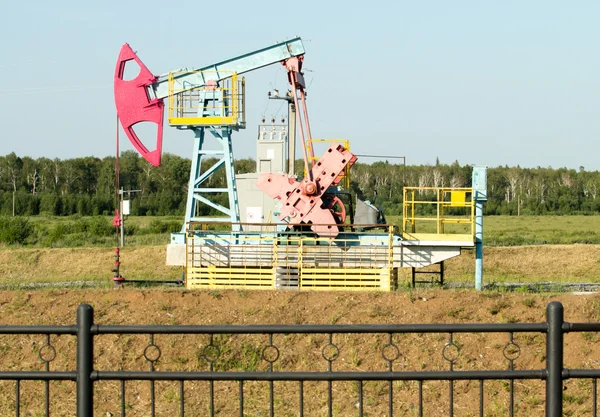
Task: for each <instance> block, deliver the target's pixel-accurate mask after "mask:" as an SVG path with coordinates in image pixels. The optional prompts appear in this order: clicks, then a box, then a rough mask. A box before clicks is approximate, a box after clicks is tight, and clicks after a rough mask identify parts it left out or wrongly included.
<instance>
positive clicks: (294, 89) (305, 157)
mask: <svg viewBox="0 0 600 417" xmlns="http://www.w3.org/2000/svg"><path fill="white" fill-rule="evenodd" d="M290 75H291V80H292V90H293V92H292V94H293V95H294V105H295V106H296V122H297V123H298V131H299V132H300V140H301V141H302V152H303V155H304V169H305V170H306V176H307V177H308V180H309V181H312V180H313V178H312V171H311V170H310V169H309V168H308V155H307V153H306V141H305V140H304V129H303V128H302V120H301V119H300V112H299V111H298V93H297V92H296V81H297V80H296V75H295V73H294V72H293V71H292V72H290Z"/></svg>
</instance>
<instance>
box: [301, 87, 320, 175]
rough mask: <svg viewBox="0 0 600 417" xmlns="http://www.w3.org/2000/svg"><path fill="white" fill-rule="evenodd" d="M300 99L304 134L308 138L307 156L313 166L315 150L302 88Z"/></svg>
mask: <svg viewBox="0 0 600 417" xmlns="http://www.w3.org/2000/svg"><path fill="white" fill-rule="evenodd" d="M300 100H301V101H302V111H303V113H304V123H305V124H306V136H307V138H308V140H307V141H306V143H307V144H308V156H309V157H310V162H311V163H312V166H315V162H316V161H315V151H314V150H313V146H312V133H311V131H310V123H309V121H308V109H307V108H306V95H305V94H304V90H300Z"/></svg>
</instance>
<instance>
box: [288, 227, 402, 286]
mask: <svg viewBox="0 0 600 417" xmlns="http://www.w3.org/2000/svg"><path fill="white" fill-rule="evenodd" d="M388 234H389V236H388V239H387V242H385V243H386V244H382V245H361V244H360V243H361V241H360V239H357V238H349V239H339V238H336V239H333V238H321V237H302V238H301V239H300V242H299V244H300V245H299V257H298V268H299V271H300V276H299V281H298V282H299V287H300V289H303V290H313V291H319V290H321V291H332V290H341V291H348V290H351V291H374V290H379V291H381V290H383V291H392V290H394V289H395V288H396V286H397V275H396V271H395V270H394V248H393V236H394V226H389V228H388ZM334 242H335V243H334ZM320 243H322V244H320Z"/></svg>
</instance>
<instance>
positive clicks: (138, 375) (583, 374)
mask: <svg viewBox="0 0 600 417" xmlns="http://www.w3.org/2000/svg"><path fill="white" fill-rule="evenodd" d="M546 314H547V320H546V322H542V323H506V324H389V325H388V324H384V325H382V324H378V325H362V324H361V325H215V326H213V325H202V326H193V325H139V326H138V325H99V324H96V323H95V322H94V310H93V308H92V307H91V306H89V305H87V304H82V305H80V306H79V308H78V310H77V324H76V325H70V326H0V334H1V335H45V343H44V344H43V345H42V346H41V347H40V348H39V351H38V354H39V358H40V360H41V361H42V362H43V364H44V367H45V369H44V370H42V371H23V370H21V371H4V370H3V371H0V381H2V380H3V381H14V384H15V385H14V407H12V408H11V409H14V410H15V411H16V415H17V416H19V415H21V413H22V411H21V408H22V406H21V397H22V392H21V391H22V388H21V385H22V383H23V381H31V380H34V381H43V382H44V384H45V388H44V392H45V397H44V399H43V403H44V408H45V415H46V416H48V415H50V412H51V406H50V405H51V402H50V391H51V390H50V381H74V382H75V385H76V413H77V416H79V417H83V416H92V415H93V413H94V407H95V402H94V393H95V389H94V388H95V384H96V383H98V382H100V381H116V383H117V384H119V385H120V393H119V397H120V415H121V416H125V415H126V413H127V412H128V407H127V404H126V401H125V396H126V394H125V393H126V381H150V382H149V395H150V400H149V403H148V410H147V411H146V412H145V413H144V415H148V414H150V415H152V416H154V415H155V414H156V413H157V411H156V403H157V400H156V393H155V384H156V383H157V382H158V381H174V382H175V383H176V384H178V395H177V403H178V404H177V405H178V411H179V414H180V415H181V416H184V415H185V413H186V394H187V392H186V391H187V385H186V384H188V383H189V381H205V382H206V383H207V384H208V390H206V392H202V393H201V394H202V395H206V397H207V401H208V403H207V407H206V414H208V415H210V416H213V415H215V414H218V412H219V410H218V409H216V406H215V398H216V396H218V392H215V382H217V381H230V382H232V383H233V384H234V385H237V393H235V394H234V395H235V397H236V398H237V400H236V401H235V404H229V406H230V408H229V410H232V409H235V413H236V414H237V413H239V415H240V416H244V415H245V400H246V399H247V392H245V383H249V382H250V381H264V382H265V383H266V384H268V393H267V394H266V396H265V401H264V403H262V404H261V405H263V406H264V410H265V411H264V412H265V413H268V414H269V415H270V416H274V415H275V414H276V408H277V407H276V404H275V395H274V387H275V385H276V383H277V384H279V383H280V382H279V381H281V382H282V383H283V381H288V383H290V381H291V382H293V383H294V384H297V391H296V392H297V394H296V395H297V398H296V400H295V401H297V402H295V404H297V411H296V412H295V414H298V415H300V416H303V415H305V403H307V401H308V400H309V399H308V398H305V395H306V388H305V384H307V383H310V381H321V382H322V383H325V384H327V389H326V391H325V390H323V392H321V393H320V394H322V395H324V396H325V398H326V405H325V406H324V407H323V409H322V411H323V412H324V414H326V415H329V416H333V415H334V414H336V412H335V411H334V407H333V398H334V394H335V393H334V390H333V389H332V386H333V383H334V382H336V381H353V382H354V383H355V384H356V391H355V395H356V396H355V398H347V399H346V401H352V402H353V403H354V402H356V407H355V408H356V410H353V413H354V414H356V415H359V416H363V415H366V411H365V407H366V405H368V404H365V398H364V392H363V387H364V385H365V384H367V383H368V382H369V381H384V382H383V383H384V384H385V383H387V392H380V393H379V394H378V395H379V396H380V397H383V398H384V400H383V401H384V402H385V406H384V408H385V411H384V412H385V413H387V414H388V415H390V416H392V415H394V413H395V410H396V408H395V401H396V400H397V399H398V398H397V397H398V396H397V395H395V392H394V386H393V383H394V382H396V381H413V382H416V383H417V388H416V389H417V390H418V400H417V401H416V407H415V408H414V410H413V412H414V414H415V415H419V416H422V415H424V395H423V386H424V383H425V382H427V381H449V382H448V401H447V403H445V404H446V406H447V413H448V415H450V416H453V415H454V412H455V399H454V395H455V394H454V387H455V382H456V381H475V383H476V384H477V383H478V385H479V392H478V404H476V403H471V404H472V406H473V407H474V408H475V409H472V410H469V413H470V414H469V415H472V414H473V413H477V411H478V412H479V415H480V416H484V415H485V413H486V406H487V404H486V403H485V402H484V389H485V384H486V381H490V380H504V381H508V392H509V398H508V401H509V404H508V407H507V409H508V412H509V414H510V415H511V416H512V415H514V414H515V407H514V404H515V398H514V393H515V387H514V383H515V381H518V380H538V381H541V383H544V384H545V394H544V395H545V415H546V416H550V417H558V416H562V415H563V388H564V387H563V385H564V382H565V381H566V380H568V379H590V380H591V382H592V392H591V394H590V398H589V401H591V404H590V407H589V411H590V414H591V415H593V416H597V392H596V391H597V389H596V388H597V378H599V377H600V369H565V367H564V361H563V356H564V354H563V348H564V340H563V339H564V335H565V333H569V332H599V331H600V323H568V322H565V321H564V320H563V306H562V304H560V303H558V302H551V303H550V304H548V306H547V308H546ZM431 333H436V334H446V335H447V339H446V342H445V343H444V347H443V350H442V357H443V360H444V361H445V362H444V363H446V364H447V370H430V371H427V370H423V371H402V370H399V369H397V368H398V362H399V360H400V359H401V357H402V355H401V352H400V347H399V346H398V344H397V343H396V342H395V341H394V335H400V334H417V335H424V334H431ZM463 333H504V334H507V335H508V342H507V343H506V344H505V345H504V348H503V349H502V354H503V356H504V358H506V360H507V361H508V364H509V366H508V369H506V370H457V369H455V362H456V361H457V359H458V358H459V356H460V353H461V346H460V344H459V343H457V342H456V341H455V338H456V337H457V336H456V335H457V334H463ZM520 333H538V334H542V335H545V358H544V362H545V367H543V368H541V369H530V370H517V369H515V366H514V361H515V360H516V359H517V358H518V357H519V356H520V354H521V348H520V346H519V345H518V344H517V342H516V338H515V336H516V335H517V334H520ZM163 334H166V335H205V337H208V343H207V344H205V345H204V347H203V348H202V349H199V352H201V353H200V356H201V357H202V359H203V360H205V361H206V362H207V363H208V369H207V370H206V371H202V372H200V371H187V372H181V371H161V370H157V369H156V366H155V364H156V363H157V361H159V359H160V358H161V355H162V351H161V347H160V346H159V344H158V343H156V342H155V335H163ZM311 334H319V335H324V336H325V337H326V343H325V344H324V345H323V346H322V347H320V354H321V356H322V359H324V360H325V361H326V364H327V369H326V370H324V371H314V372H313V371H302V372H296V371H294V372H291V371H278V370H276V369H275V367H274V365H275V364H277V363H278V361H281V356H282V355H281V352H280V347H278V346H277V344H276V343H274V336H275V335H311ZM350 334H372V335H380V336H381V338H380V341H381V342H382V343H381V344H380V345H379V346H377V349H378V350H379V352H380V355H381V358H380V359H382V360H383V361H384V362H385V364H386V365H385V368H387V369H385V370H373V371H346V370H344V371H337V370H336V369H335V368H336V367H337V365H336V364H337V362H336V361H337V360H338V358H339V357H340V348H339V347H338V345H337V344H336V342H335V338H338V337H340V336H339V335H350ZM51 335H71V336H75V337H76V369H75V370H73V371H53V370H50V364H51V363H52V362H53V360H54V359H55V358H56V356H57V350H56V348H55V346H53V345H52V343H51V338H50V337H51ZM100 335H146V336H149V343H148V345H147V346H146V348H145V349H144V351H143V358H144V360H145V361H147V362H148V363H149V370H148V371H133V370H97V369H96V368H95V359H96V360H97V356H95V352H94V350H95V347H96V346H97V345H96V341H95V338H97V337H98V336H100ZM222 335H229V336H231V335H261V336H262V337H264V338H265V340H267V342H266V344H263V346H262V349H261V350H260V358H261V360H262V361H264V363H265V364H266V370H265V371H249V372H240V371H223V370H222V368H221V367H219V366H217V365H218V363H219V358H220V357H221V356H222V352H221V348H222V346H221V345H220V344H219V340H220V339H219V340H217V338H218V337H220V336H222ZM334 337H335V338H334ZM0 355H2V353H1V351H0ZM196 394H197V393H195V394H194V395H196ZM309 395H310V396H314V395H315V394H314V392H313V391H311V393H310V394H309ZM335 395H337V394H335ZM11 398H13V397H12V396H11ZM473 404H475V405H473ZM426 406H427V401H426V400H425V407H426ZM477 409H478V410H477ZM11 413H12V412H11ZM380 413H382V412H381V411H380ZM226 414H227V415H230V413H226ZM306 414H309V413H306ZM337 414H338V415H339V414H340V413H339V412H337ZM428 414H431V413H428ZM2 415H7V413H6V412H2ZM103 415H104V414H103ZM111 415H112V414H111ZM194 415H197V414H194ZM261 415H262V414H261ZM343 415H346V414H345V413H344V414H343Z"/></svg>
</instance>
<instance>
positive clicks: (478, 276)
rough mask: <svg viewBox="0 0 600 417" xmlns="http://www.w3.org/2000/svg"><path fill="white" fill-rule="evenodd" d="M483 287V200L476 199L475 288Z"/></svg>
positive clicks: (478, 289) (479, 289)
mask: <svg viewBox="0 0 600 417" xmlns="http://www.w3.org/2000/svg"><path fill="white" fill-rule="evenodd" d="M482 288H483V201H481V200H477V201H475V289H476V290H477V291H481V289H482Z"/></svg>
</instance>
